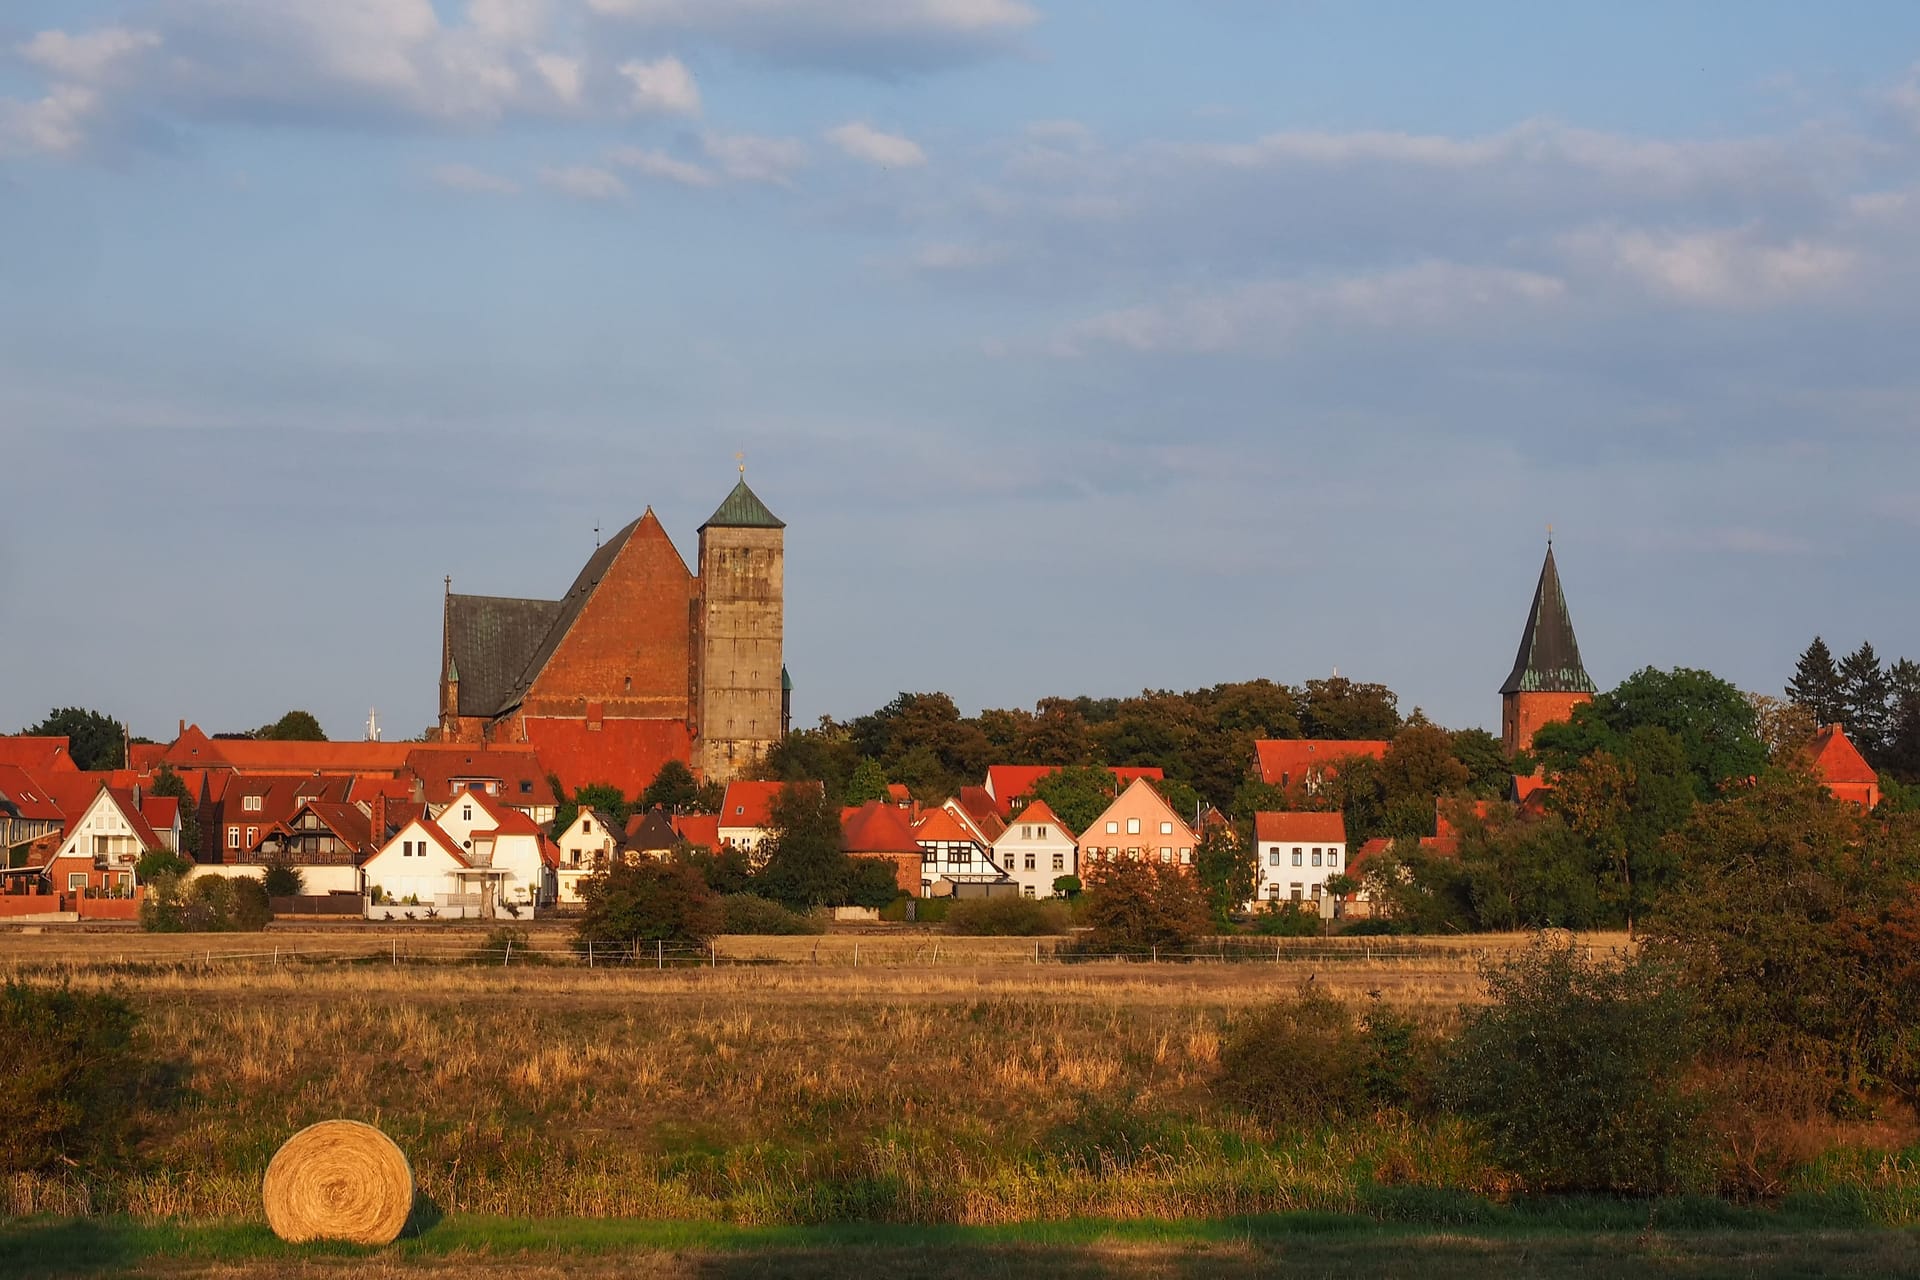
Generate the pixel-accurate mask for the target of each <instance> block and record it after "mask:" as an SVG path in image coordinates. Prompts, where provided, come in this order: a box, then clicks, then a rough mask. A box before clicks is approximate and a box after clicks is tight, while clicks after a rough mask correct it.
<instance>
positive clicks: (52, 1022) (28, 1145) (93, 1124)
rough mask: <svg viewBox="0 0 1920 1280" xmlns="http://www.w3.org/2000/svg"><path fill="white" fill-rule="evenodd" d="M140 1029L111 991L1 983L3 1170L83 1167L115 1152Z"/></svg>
mask: <svg viewBox="0 0 1920 1280" xmlns="http://www.w3.org/2000/svg"><path fill="white" fill-rule="evenodd" d="M137 1030H138V1019H137V1018H136V1016H135V1014H134V1012H133V1010H132V1008H131V1007H130V1006H129V1005H128V1004H127V1002H126V1001H125V1000H122V999H121V998H119V997H118V996H112V995H106V994H103V993H99V992H78V991H73V990H70V989H68V988H66V987H33V986H27V985H25V984H23V983H18V982H8V983H7V984H6V985H5V986H4V987H0V1042H4V1043H5V1044H6V1045H7V1065H6V1069H5V1070H4V1071H0V1115H3V1116H5V1117H6V1122H5V1123H4V1124H0V1173H26V1172H33V1171H36V1170H50V1169H58V1168H63V1167H71V1166H73V1165H75V1164H81V1165H84V1164H87V1163H89V1162H91V1161H93V1160H96V1159H102V1158H106V1157H109V1156H111V1155H113V1154H114V1153H115V1152H117V1151H118V1150H119V1149H120V1147H121V1145H122V1143H123V1141H124V1139H125V1137H126V1134H127V1128H128V1120H129V1119H130V1113H131V1110H132V1099H133V1095H134V1091H135V1088H136V1086H137V1084H138V1082H139V1077H140V1074H141V1058H140V1053H139V1049H138V1042H137V1039H136V1032H137Z"/></svg>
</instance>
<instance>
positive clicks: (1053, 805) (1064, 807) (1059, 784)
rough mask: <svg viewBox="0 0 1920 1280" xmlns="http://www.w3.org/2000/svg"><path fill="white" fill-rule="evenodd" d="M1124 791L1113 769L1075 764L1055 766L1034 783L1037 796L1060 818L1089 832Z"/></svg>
mask: <svg viewBox="0 0 1920 1280" xmlns="http://www.w3.org/2000/svg"><path fill="white" fill-rule="evenodd" d="M1119 794H1120V780H1119V779H1118V778H1116V777H1114V775H1113V771H1112V770H1111V769H1104V768H1101V767H1100V766H1098V765H1075V766H1073V767H1072V768H1067V769H1055V770H1054V771H1053V772H1052V773H1050V774H1048V775H1046V776H1045V777H1043V778H1041V779H1040V781H1038V782H1036V783H1034V784H1033V796H1032V798H1033V799H1036V800H1044V801H1045V802H1046V805H1047V808H1049V809H1051V810H1053V812H1054V814H1055V815H1056V816H1057V817H1058V818H1059V819H1060V821H1062V822H1064V823H1066V824H1067V826H1068V827H1070V828H1072V829H1073V830H1074V831H1077V832H1083V833H1084V832H1085V831H1086V829H1087V828H1088V827H1090V826H1092V825H1093V822H1094V819H1096V818H1098V817H1099V816H1100V815H1101V814H1103V813H1105V812H1106V811H1107V806H1109V805H1111V804H1112V803H1113V798H1114V797H1115V796H1117V795H1119Z"/></svg>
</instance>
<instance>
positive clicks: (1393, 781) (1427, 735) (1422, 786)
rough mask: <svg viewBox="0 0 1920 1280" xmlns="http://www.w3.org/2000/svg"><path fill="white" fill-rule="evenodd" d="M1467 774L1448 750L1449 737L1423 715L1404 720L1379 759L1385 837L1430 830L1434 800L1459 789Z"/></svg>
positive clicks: (1464, 785) (1450, 745)
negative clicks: (1386, 835) (1403, 723)
mask: <svg viewBox="0 0 1920 1280" xmlns="http://www.w3.org/2000/svg"><path fill="white" fill-rule="evenodd" d="M1469 777H1470V775H1469V774H1468V773H1467V766H1465V765H1464V764H1461V763H1460V761H1459V759H1458V758H1457V757H1455V755H1454V754H1453V736H1452V735H1451V734H1449V733H1448V732H1447V731H1446V730H1445V729H1442V728H1439V727H1437V726H1436V725H1433V724H1430V723H1428V722H1427V721H1426V720H1425V719H1424V718H1418V719H1416V720H1411V721H1408V723H1407V726H1406V727H1405V728H1403V729H1401V730H1400V732H1399V733H1396V734H1395V735H1394V736H1393V742H1392V744H1391V745H1389V746H1388V747H1387V753H1386V755H1385V756H1383V757H1382V758H1381V760H1380V782H1381V785H1382V787H1383V789H1384V792H1385V801H1386V804H1385V819H1386V821H1385V826H1386V833H1387V834H1388V835H1396V836H1430V835H1433V834H1434V830H1435V828H1434V819H1435V817H1436V802H1437V801H1438V800H1439V799H1440V797H1442V796H1450V795H1453V794H1455V793H1456V792H1460V791H1464V790H1466V788H1467V782H1468V779H1469Z"/></svg>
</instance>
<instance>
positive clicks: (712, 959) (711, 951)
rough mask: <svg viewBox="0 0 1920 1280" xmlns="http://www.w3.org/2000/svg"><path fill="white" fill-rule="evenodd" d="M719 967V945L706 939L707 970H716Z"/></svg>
mask: <svg viewBox="0 0 1920 1280" xmlns="http://www.w3.org/2000/svg"><path fill="white" fill-rule="evenodd" d="M719 967H720V944H719V943H717V942H715V941H714V940H713V939H712V938H708V939H707V968H709V969H718V968H719Z"/></svg>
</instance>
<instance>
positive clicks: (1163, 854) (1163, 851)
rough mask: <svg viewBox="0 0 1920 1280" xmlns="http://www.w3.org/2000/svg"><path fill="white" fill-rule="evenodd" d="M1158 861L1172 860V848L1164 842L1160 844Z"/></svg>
mask: <svg viewBox="0 0 1920 1280" xmlns="http://www.w3.org/2000/svg"><path fill="white" fill-rule="evenodd" d="M1160 861H1162V862H1172V861H1173V849H1172V847H1171V846H1169V845H1164V844H1163V845H1161V846H1160Z"/></svg>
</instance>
